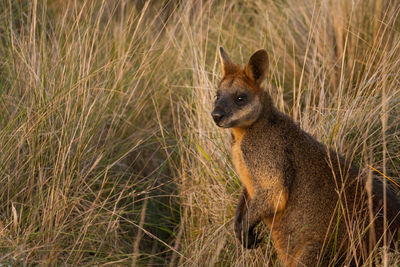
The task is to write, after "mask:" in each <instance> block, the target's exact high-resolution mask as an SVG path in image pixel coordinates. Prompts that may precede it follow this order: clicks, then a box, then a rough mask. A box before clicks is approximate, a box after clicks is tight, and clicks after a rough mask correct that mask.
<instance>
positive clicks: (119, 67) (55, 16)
mask: <svg viewBox="0 0 400 267" xmlns="http://www.w3.org/2000/svg"><path fill="white" fill-rule="evenodd" d="M399 6H400V2H399V1H391V2H390V3H388V1H384V0H375V1H372V0H371V1H346V0H343V1H340V0H339V1H328V0H326V1H311V0H301V1H292V0H286V1H284V0H281V1H246V2H244V1H216V0H209V1H194V0H192V1H179V2H178V1H176V2H174V1H170V2H163V1H151V2H150V1H125V0H121V1H56V0H54V1H47V2H45V1H43V2H42V1H11V0H9V1H3V2H2V3H1V4H0V10H1V12H0V147H1V151H2V153H1V155H0V179H1V184H2V187H1V188H0V196H1V200H2V201H1V204H0V240H1V241H0V251H1V253H0V262H1V263H2V265H21V264H27V265H34V264H50V265H53V264H58V265H62V264H67V265H73V266H77V265H95V264H96V265H101V264H109V265H129V264H132V265H135V264H136V265H161V264H162V265H165V264H169V265H170V266H176V265H189V266H198V265H205V263H206V265H208V266H212V265H218V266H222V265H223V266H225V265H226V266H232V265H238V266H242V265H244V266H253V265H255V266H262V265H263V264H268V265H269V266H274V265H279V262H278V261H277V260H276V255H275V253H274V250H273V246H272V244H271V242H268V241H267V239H266V242H265V244H264V245H263V246H262V247H261V248H259V249H257V250H253V251H245V250H243V249H242V248H241V246H240V245H239V244H238V242H237V241H236V239H235V237H234V234H233V224H232V216H233V213H234V207H235V204H236V201H237V197H238V193H239V191H240V190H239V187H240V184H239V182H238V180H237V178H236V176H235V172H234V170H233V168H232V164H231V161H230V155H229V151H228V147H229V138H228V137H229V133H228V132H227V131H223V130H220V129H217V128H216V127H215V126H214V124H213V123H212V121H211V119H210V115H209V113H210V110H211V105H212V99H213V95H214V88H215V86H216V84H217V81H218V79H219V78H220V71H219V70H220V66H219V62H218V60H217V59H218V58H217V47H218V46H219V45H223V46H224V47H225V49H226V50H227V51H229V54H230V55H231V56H232V58H233V59H234V60H235V61H237V62H242V63H245V60H247V58H248V56H249V55H250V54H251V53H252V52H253V51H255V50H256V49H258V48H261V47H264V48H266V49H267V50H268V52H269V54H270V66H271V68H270V74H269V79H268V81H267V89H268V90H269V91H270V92H271V95H272V96H273V98H274V99H275V103H276V104H277V106H278V107H279V109H280V110H282V111H285V112H286V113H288V114H291V115H292V116H293V117H294V119H295V120H296V121H297V122H298V123H300V125H301V126H302V127H303V128H304V129H305V130H306V131H308V132H310V133H312V134H313V135H314V136H315V137H316V138H318V139H319V140H321V141H322V142H324V143H325V144H327V145H329V146H331V147H333V148H336V149H337V150H339V151H341V152H342V153H343V154H346V155H347V156H348V157H349V158H353V159H354V160H355V162H356V163H357V164H358V165H360V166H361V167H362V168H367V166H368V165H371V166H373V167H374V168H377V169H378V170H380V171H382V172H383V173H385V174H386V175H388V176H389V177H391V178H393V179H394V180H396V181H397V182H399V179H398V177H400V152H399V151H400V116H399V112H400V90H399V83H400V81H399V79H398V70H399V69H400V32H399V26H400V17H399V14H398V13H399V12H400V9H399ZM388 183H390V182H388ZM376 254H377V255H376V256H375V258H376V259H380V258H381V257H382V255H384V256H383V257H384V258H385V257H386V258H388V260H390V261H392V263H393V262H395V261H397V262H400V254H399V253H395V254H390V255H386V254H385V253H383V254H379V253H376ZM393 264H394V263H393Z"/></svg>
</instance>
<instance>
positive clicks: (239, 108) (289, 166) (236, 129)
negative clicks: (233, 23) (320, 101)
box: [212, 48, 400, 266]
mask: <svg viewBox="0 0 400 267" xmlns="http://www.w3.org/2000/svg"><path fill="white" fill-rule="evenodd" d="M221 59H222V65H223V68H222V69H223V73H224V78H223V79H222V81H221V83H220V85H219V88H218V98H217V100H216V102H215V106H214V111H213V113H212V114H213V117H214V120H215V121H216V123H217V124H218V125H219V126H221V127H225V128H231V129H232V134H233V137H234V138H233V139H234V140H233V145H232V158H233V163H234V166H235V168H236V171H237V173H238V175H239V179H240V180H241V182H242V184H243V186H244V189H243V193H242V195H241V198H240V201H239V204H238V207H237V210H236V216H235V232H236V234H237V236H238V238H239V240H240V241H241V243H242V244H243V245H244V246H245V247H247V248H253V247H256V246H257V243H258V242H259V241H260V239H258V237H257V235H256V233H255V231H254V228H255V226H257V224H259V223H260V222H261V221H263V222H264V223H265V224H266V225H267V227H268V228H269V229H270V230H271V234H272V238H273V240H274V244H275V247H276V249H277V252H278V255H279V257H280V259H281V261H282V262H283V263H284V265H285V266H315V265H316V264H322V266H326V265H327V264H328V262H331V261H332V258H331V257H330V256H331V255H330V254H329V253H330V251H332V250H334V249H335V251H337V252H345V251H346V250H347V249H348V246H349V240H348V239H349V238H348V235H347V231H350V232H352V231H355V236H356V237H357V235H359V236H361V235H363V237H365V238H363V240H362V242H361V244H360V245H359V249H360V250H362V249H364V250H365V246H367V245H365V244H368V241H371V240H368V236H371V234H370V235H368V234H365V235H364V232H362V231H363V230H364V228H365V227H364V226H366V225H368V224H369V223H370V221H369V220H368V219H369V217H368V215H369V214H368V206H367V205H366V203H367V201H366V199H367V198H366V194H364V191H365V190H364V189H365V184H366V176H365V175H362V174H361V173H360V171H359V169H358V168H357V167H355V166H354V165H352V164H351V163H349V162H347V161H346V160H345V159H343V158H342V157H341V156H340V155H338V154H337V153H336V152H333V151H330V150H328V149H327V148H326V147H325V146H324V145H322V144H321V143H319V142H318V141H317V140H315V139H314V138H313V137H311V136H310V135H309V134H307V133H306V132H304V131H303V130H302V129H300V127H298V126H297V124H296V123H294V122H293V120H292V119H291V118H290V117H288V116H286V115H285V114H283V113H281V112H279V111H278V110H277V109H276V108H275V107H274V105H273V103H272V100H271V97H270V96H269V95H268V93H266V92H264V91H263V90H262V89H261V84H262V81H263V79H264V78H265V74H266V70H267V67H268V57H267V53H266V51H265V50H259V51H257V52H256V53H255V54H253V56H252V57H251V58H250V60H249V63H248V64H247V65H246V67H245V68H244V69H241V68H239V67H238V66H237V65H236V64H234V63H232V62H231V61H230V59H229V57H228V56H227V55H226V53H225V52H224V51H223V49H222V48H221ZM374 179H375V178H374ZM382 191H383V187H382V184H381V183H379V182H377V181H376V180H373V184H372V199H371V201H372V202H371V201H370V202H371V203H373V206H372V209H371V207H370V210H372V211H373V216H372V217H373V218H375V221H374V225H375V226H376V227H375V228H374V229H370V232H373V234H374V235H375V236H376V237H377V239H379V238H380V237H381V236H382V234H383V229H384V227H383V226H382V222H383V219H382ZM386 192H387V199H388V209H387V211H388V212H387V213H388V221H389V222H392V224H391V225H390V227H389V230H396V229H397V228H398V227H399V226H400V215H399V213H400V203H399V201H398V199H396V197H395V195H394V194H393V193H392V192H391V191H390V190H387V191H386ZM396 216H397V217H396ZM337 222H339V223H337ZM349 227H350V228H349ZM357 227H360V228H361V230H359V232H357ZM335 240H336V241H335ZM369 243H370V245H371V246H374V245H375V244H374V243H373V244H371V242H369ZM368 249H369V250H371V249H372V247H369V248H368ZM324 251H325V252H328V253H325V254H326V255H324V254H323V252H324ZM334 255H336V256H337V255H340V253H334ZM333 260H335V259H333Z"/></svg>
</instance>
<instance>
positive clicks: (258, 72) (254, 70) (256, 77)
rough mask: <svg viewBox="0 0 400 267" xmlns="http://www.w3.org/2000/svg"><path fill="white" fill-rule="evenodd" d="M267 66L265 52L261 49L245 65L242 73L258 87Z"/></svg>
mask: <svg viewBox="0 0 400 267" xmlns="http://www.w3.org/2000/svg"><path fill="white" fill-rule="evenodd" d="M268 65H269V61H268V54H267V51H265V50H264V49H261V50H258V51H257V52H255V53H254V54H253V55H252V56H251V57H250V60H249V63H247V65H246V67H245V68H244V71H245V73H246V75H247V76H248V77H249V78H250V79H252V80H253V81H254V82H255V83H256V84H257V85H259V86H260V85H261V84H262V82H263V81H264V78H265V75H266V74H267V70H268Z"/></svg>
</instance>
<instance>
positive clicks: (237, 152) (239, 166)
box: [232, 129, 254, 198]
mask: <svg viewBox="0 0 400 267" xmlns="http://www.w3.org/2000/svg"><path fill="white" fill-rule="evenodd" d="M244 133H245V132H244V130H243V129H234V130H233V135H234V141H233V142H234V143H233V145H232V160H233V165H234V166H235V169H236V172H237V174H238V175H239V179H240V181H241V183H242V184H243V186H244V187H245V188H246V190H247V192H248V193H249V196H250V198H252V197H253V196H254V181H253V179H252V177H251V176H250V172H249V169H248V166H247V165H246V162H245V160H244V156H243V152H242V149H241V143H242V141H243V136H244Z"/></svg>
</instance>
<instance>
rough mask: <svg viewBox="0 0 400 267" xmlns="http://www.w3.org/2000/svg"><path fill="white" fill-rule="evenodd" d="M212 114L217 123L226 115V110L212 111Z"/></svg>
mask: <svg viewBox="0 0 400 267" xmlns="http://www.w3.org/2000/svg"><path fill="white" fill-rule="evenodd" d="M211 116H212V117H213V119H214V121H215V123H216V124H218V123H219V122H220V121H221V120H222V118H223V117H224V116H225V112H224V111H222V110H214V111H213V112H212V113H211Z"/></svg>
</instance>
